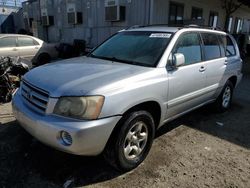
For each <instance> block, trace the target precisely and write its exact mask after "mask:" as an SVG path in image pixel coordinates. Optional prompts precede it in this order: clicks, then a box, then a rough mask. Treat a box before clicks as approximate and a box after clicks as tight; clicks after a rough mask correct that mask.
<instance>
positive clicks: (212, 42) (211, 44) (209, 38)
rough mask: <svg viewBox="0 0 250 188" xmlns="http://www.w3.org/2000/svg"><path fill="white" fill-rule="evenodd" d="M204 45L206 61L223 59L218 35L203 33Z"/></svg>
mask: <svg viewBox="0 0 250 188" xmlns="http://www.w3.org/2000/svg"><path fill="white" fill-rule="evenodd" d="M201 36H202V39H203V43H204V48H203V49H204V56H205V60H206V61H208V60H212V59H216V58H220V57H221V52H220V43H219V40H218V37H217V35H216V34H212V33H201Z"/></svg>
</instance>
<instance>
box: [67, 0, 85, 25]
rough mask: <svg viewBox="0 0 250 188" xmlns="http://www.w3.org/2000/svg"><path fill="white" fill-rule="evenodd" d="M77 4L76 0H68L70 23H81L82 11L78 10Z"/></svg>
mask: <svg viewBox="0 0 250 188" xmlns="http://www.w3.org/2000/svg"><path fill="white" fill-rule="evenodd" d="M77 8H78V9H79V7H77V4H76V2H75V1H74V0H67V15H68V23H69V24H81V23H82V12H80V11H77Z"/></svg>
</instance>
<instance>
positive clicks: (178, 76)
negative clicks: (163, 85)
mask: <svg viewBox="0 0 250 188" xmlns="http://www.w3.org/2000/svg"><path fill="white" fill-rule="evenodd" d="M175 53H181V54H183V55H184V57H185V64H184V65H183V66H181V67H177V68H174V69H172V70H170V71H168V76H169V88H168V111H167V117H166V119H168V118H171V117H173V116H175V115H178V114H180V113H182V112H186V111H187V110H190V109H192V108H193V107H195V106H197V105H199V104H201V103H203V102H204V96H203V93H204V87H205V79H206V75H205V72H206V71H205V68H204V64H203V62H202V50H201V39H200V35H199V34H198V33H195V32H189V33H184V34H182V35H181V36H180V38H179V39H178V41H177V42H176V45H175V47H174V49H173V50H172V54H175Z"/></svg>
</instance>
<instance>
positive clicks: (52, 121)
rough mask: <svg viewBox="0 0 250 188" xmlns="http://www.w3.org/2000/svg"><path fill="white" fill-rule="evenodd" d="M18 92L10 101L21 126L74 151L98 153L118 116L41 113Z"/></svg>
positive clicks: (78, 153)
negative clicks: (64, 137) (65, 138)
mask: <svg viewBox="0 0 250 188" xmlns="http://www.w3.org/2000/svg"><path fill="white" fill-rule="evenodd" d="M22 100H23V99H22V97H21V96H20V95H19V94H18V93H17V94H16V95H15V96H14V98H13V101H12V109H13V113H14V116H15V117H16V119H17V121H18V122H19V123H20V124H21V126H22V127H23V128H24V129H25V130H26V131H27V132H29V133H30V134H31V135H32V136H34V137H35V138H37V139H38V140H40V141H41V142H43V143H45V144H47V145H49V146H52V147H54V148H56V149H58V150H61V151H64V152H67V153H72V154H76V155H86V156H94V155H98V154H100V153H101V152H102V151H103V150H104V148H105V145H106V143H107V141H108V139H109V137H110V135H111V133H112V130H113V129H114V127H115V125H116V124H117V123H118V121H119V120H120V118H121V116H114V117H109V118H104V119H99V120H93V121H78V120H74V119H68V118H63V117H59V116H54V115H41V114H38V113H36V112H34V111H33V110H31V109H30V108H29V107H27V106H26V105H25V104H24V103H23V102H22ZM61 131H66V132H68V133H69V134H70V135H71V137H72V140H73V142H72V145H70V146H67V145H65V144H63V143H62V141H61V140H60V133H61Z"/></svg>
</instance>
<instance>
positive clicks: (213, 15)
mask: <svg viewBox="0 0 250 188" xmlns="http://www.w3.org/2000/svg"><path fill="white" fill-rule="evenodd" d="M218 17H219V14H218V12H213V11H210V14H209V21H208V25H209V26H211V27H217V23H218Z"/></svg>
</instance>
